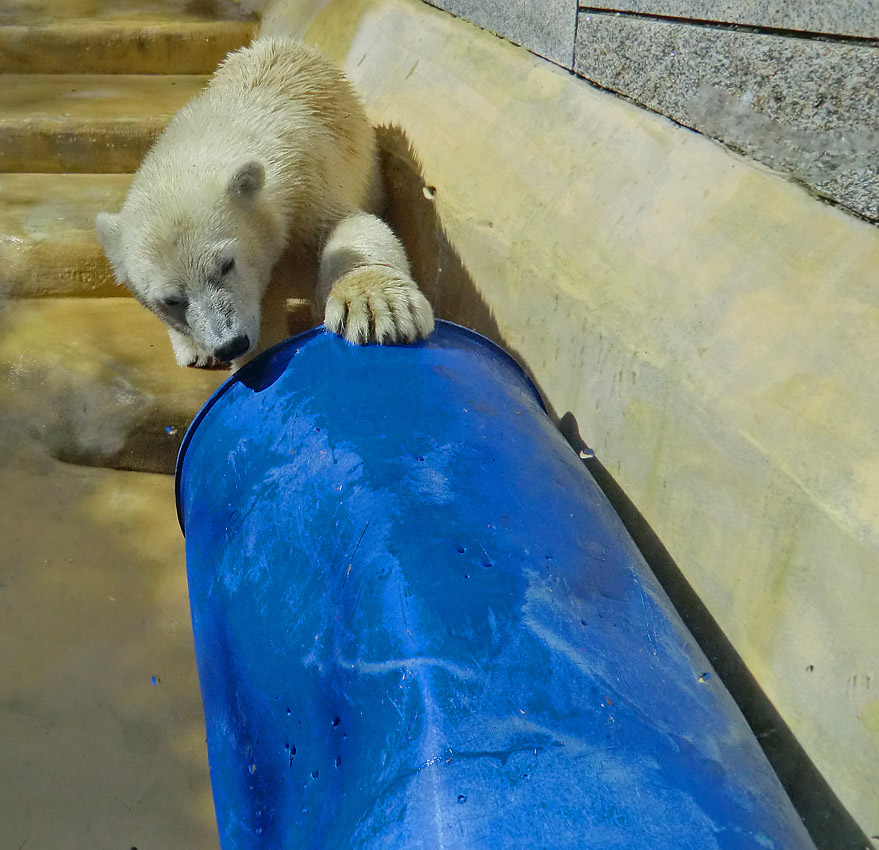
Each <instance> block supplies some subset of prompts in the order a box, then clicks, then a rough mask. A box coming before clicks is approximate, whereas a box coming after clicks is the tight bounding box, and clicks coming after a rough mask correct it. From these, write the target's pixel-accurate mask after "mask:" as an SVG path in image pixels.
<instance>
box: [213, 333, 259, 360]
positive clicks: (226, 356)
mask: <svg viewBox="0 0 879 850" xmlns="http://www.w3.org/2000/svg"><path fill="white" fill-rule="evenodd" d="M248 348H250V339H249V337H247V336H246V335H244V334H242V335H241V336H236V337H235V339H232V340H230V341H229V342H227V343H226V344H225V345H222V346H220V347H219V348H218V349H217V350H216V351H215V352H214V357H216V358H217V360H222V361H223V362H224V363H228V362H229V361H230V360H234V359H235V358H236V357H240V356H241V355H242V354H244V352H245V351H247V349H248Z"/></svg>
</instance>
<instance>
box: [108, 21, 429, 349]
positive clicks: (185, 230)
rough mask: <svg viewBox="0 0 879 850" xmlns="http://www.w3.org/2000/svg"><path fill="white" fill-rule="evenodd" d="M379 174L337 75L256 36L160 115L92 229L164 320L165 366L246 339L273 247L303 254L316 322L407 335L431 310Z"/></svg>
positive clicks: (257, 320) (252, 339)
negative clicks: (388, 213) (312, 266)
mask: <svg viewBox="0 0 879 850" xmlns="http://www.w3.org/2000/svg"><path fill="white" fill-rule="evenodd" d="M379 181H380V176H379V171H378V166H377V154H376V143H375V136H374V131H373V128H372V126H371V125H370V123H369V121H368V119H367V117H366V113H365V112H364V109H363V106H362V104H361V103H360V101H359V100H358V98H357V96H356V94H355V93H354V90H353V88H352V87H351V85H350V83H349V82H348V81H347V80H346V79H345V77H344V76H343V75H342V74H341V73H340V72H339V71H338V70H336V69H335V68H333V67H332V66H331V65H330V64H329V63H328V62H327V61H326V60H325V59H324V58H322V57H321V55H320V54H319V53H318V52H317V51H315V50H313V49H312V48H310V47H307V46H305V45H302V44H299V43H296V42H294V41H291V40H287V39H283V38H260V39H257V40H256V41H254V42H253V44H252V45H251V46H250V47H246V48H243V49H242V50H238V51H237V52H235V53H231V54H230V55H229V56H228V57H226V59H225V60H224V61H223V63H222V64H221V65H220V67H219V68H218V70H217V72H216V73H215V74H214V76H213V77H212V78H211V81H210V82H209V84H208V86H207V88H206V89H205V90H204V91H203V92H202V93H201V94H200V95H198V96H197V97H196V98H194V99H193V100H191V101H190V102H189V103H188V104H187V105H186V106H184V107H183V109H182V110H181V111H180V112H179V113H178V114H177V115H176V116H175V117H174V118H173V119H172V120H171V122H170V124H169V125H168V127H167V129H166V130H165V131H164V133H163V134H162V135H161V136H160V137H159V138H158V139H157V140H156V142H155V144H154V145H153V146H152V148H151V149H150V150H149V152H148V153H147V155H146V156H145V158H144V160H143V163H142V164H141V167H140V169H139V170H138V171H137V173H136V174H135V175H134V177H133V179H132V182H131V188H130V189H129V192H128V196H127V197H126V199H125V202H124V204H123V206H122V210H121V211H120V212H119V213H115V214H113V213H106V212H104V213H100V214H99V215H98V218H97V229H98V235H99V237H100V240H101V243H102V244H103V246H104V251H105V252H106V254H107V258H108V259H109V260H110V263H111V264H112V266H113V269H114V271H115V274H116V277H117V278H118V280H119V281H120V282H121V283H125V284H126V285H127V286H128V287H129V288H130V289H131V291H132V292H133V293H134V295H135V296H136V297H137V298H138V300H139V301H140V302H141V303H142V304H144V305H145V306H146V307H148V308H149V309H150V310H152V311H153V312H154V313H156V314H157V315H158V316H159V318H161V319H162V320H163V321H164V322H165V324H166V325H167V326H168V334H169V336H170V338H171V344H172V346H173V349H174V354H175V356H176V359H177V362H178V363H179V364H180V365H181V366H207V365H211V364H212V363H214V362H217V361H219V362H224V363H225V362H232V363H233V366H238V365H240V364H241V363H243V362H245V360H246V359H247V358H248V356H252V355H253V354H254V353H255V352H256V350H257V344H258V342H259V339H260V327H261V324H264V320H265V317H264V316H262V311H261V306H262V302H263V296H264V294H265V293H266V289H267V287H268V284H269V280H270V278H271V273H272V269H273V267H274V266H275V264H276V263H277V262H278V260H279V259H280V257H281V255H282V253H283V252H284V251H285V249H286V248H287V247H288V246H289V247H292V248H294V249H295V250H297V251H306V252H314V254H315V255H316V256H317V257H318V260H319V274H318V278H319V285H318V300H319V304H320V305H321V306H322V307H323V308H325V324H326V326H327V327H328V328H329V329H330V330H332V331H335V332H336V333H339V334H341V335H343V336H344V337H345V338H346V339H348V340H349V341H351V342H355V343H366V342H369V341H376V342H400V341H410V340H415V339H419V338H421V337H425V336H427V335H428V334H430V332H431V331H432V330H433V312H432V310H431V308H430V304H429V303H428V302H427V300H426V299H425V297H424V296H423V295H422V293H421V292H420V291H419V289H418V287H417V286H416V284H415V283H414V281H413V280H412V277H411V274H410V270H409V263H408V261H407V259H406V254H405V252H404V250H403V247H402V246H401V245H400V242H399V240H398V239H397V238H396V236H395V235H394V234H393V232H392V231H391V230H390V228H388V226H387V225H386V224H385V223H384V222H383V221H381V219H379V218H377V217H376V216H375V215H373V214H372V213H373V212H374V211H375V208H376V206H377V205H378V204H377V202H378V199H379V198H380V194H381V192H380V188H379V186H380V183H379ZM273 341H275V340H273Z"/></svg>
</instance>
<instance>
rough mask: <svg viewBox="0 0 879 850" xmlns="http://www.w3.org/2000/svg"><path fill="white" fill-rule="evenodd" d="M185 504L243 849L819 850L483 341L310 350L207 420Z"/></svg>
mask: <svg viewBox="0 0 879 850" xmlns="http://www.w3.org/2000/svg"><path fill="white" fill-rule="evenodd" d="M178 510H179V512H180V518H181V524H183V525H184V527H185V533H186V552H187V569H188V574H189V586H190V597H191V605H192V619H193V627H194V633H195V644H196V655H197V660H198V669H199V677H200V682H201V688H202V695H203V698H204V708H205V721H206V725H207V735H208V752H209V759H210V768H211V781H212V785H213V793H214V801H215V806H216V812H217V820H218V823H219V829H220V837H221V843H222V847H223V850H245V848H247V850H251V848H253V849H254V850H255V848H261V849H262V848H264V849H265V850H275V848H278V850H281V848H283V849H284V850H293V848H296V849H297V850H300V848H302V850H305V848H309V850H380V848H381V850H386V849H387V850H441V848H445V849H446V850H452V848H455V850H513V848H515V850H584V848H588V850H593V848H594V850H634V848H642V847H643V848H652V850H715V849H716V850H745V849H746V848H753V849H754V850H773V849H774V850H800V848H802V850H807V848H812V847H813V845H812V843H811V841H810V839H809V837H808V835H807V834H806V832H805V830H804V828H803V827H802V824H801V823H800V821H799V819H798V817H797V815H796V813H795V812H794V810H793V808H792V806H791V804H790V802H789V801H788V799H787V797H786V796H785V794H784V792H783V790H782V788H781V786H780V785H779V783H778V781H777V779H776V777H775V775H774V774H773V773H772V770H771V769H770V767H769V765H768V763H767V762H766V759H765V758H764V756H763V754H762V752H761V751H760V748H759V746H758V744H757V742H756V740H755V739H754V737H753V735H752V734H751V732H750V730H749V728H748V726H747V725H746V723H745V721H744V720H743V718H742V717H741V715H740V713H739V711H738V709H737V708H736V706H735V704H734V703H733V701H732V699H731V698H730V696H729V695H728V693H727V692H726V690H725V689H724V687H723V685H722V684H721V683H720V682H719V681H718V679H717V677H716V676H713V675H712V671H711V669H710V666H709V664H708V662H707V660H706V659H705V657H704V655H703V654H702V652H701V651H700V650H699V648H698V647H697V645H696V644H695V642H694V640H693V638H692V637H691V636H690V634H689V633H688V632H687V631H686V629H685V628H684V626H683V624H682V623H681V621H680V619H679V617H678V615H677V614H676V612H675V611H674V609H673V607H672V605H671V603H670V602H669V601H668V599H667V597H666V596H665V594H664V593H663V591H662V590H661V588H660V587H659V585H658V584H657V582H656V580H655V579H654V577H653V576H652V574H651V573H650V571H649V570H648V568H647V567H646V565H645V563H644V561H643V559H642V557H641V556H640V554H639V552H638V550H637V549H636V548H635V546H634V544H633V543H632V541H631V539H630V538H629V537H628V535H627V533H626V532H625V530H624V528H623V526H622V524H621V522H620V520H619V518H618V517H617V515H616V514H615V513H614V512H613V510H612V509H611V507H610V506H609V504H608V502H607V500H606V498H605V497H604V495H603V494H602V492H601V491H600V490H599V488H598V487H597V486H596V484H595V482H594V481H593V480H592V478H591V477H590V476H589V474H588V473H587V472H586V470H585V469H584V467H583V464H582V462H581V461H580V459H579V458H578V457H577V455H576V453H575V452H574V451H573V450H572V449H571V448H570V447H569V446H568V445H567V443H566V442H565V440H564V439H563V437H562V436H561V434H559V432H558V431H557V430H556V428H555V427H554V426H553V424H552V423H551V421H550V420H549V418H548V417H547V416H546V414H545V412H544V410H543V408H542V406H541V403H540V400H539V398H538V396H537V393H536V391H535V390H534V388H533V386H532V385H531V384H530V382H529V381H528V379H527V378H526V377H525V376H524V374H523V373H522V370H521V369H520V368H519V367H518V366H517V365H516V364H515V363H514V362H513V361H512V360H511V359H510V358H509V357H508V356H507V355H506V354H504V353H503V352H502V351H500V350H499V349H498V348H496V347H495V346H494V345H493V344H491V343H490V342H488V341H487V340H485V339H483V338H482V337H479V336H477V335H476V334H473V333H472V332H470V331H467V330H464V329H462V328H459V327H457V326H454V325H450V324H447V323H438V326H437V330H436V331H435V333H434V334H433V336H432V337H431V338H430V339H429V340H427V341H425V342H422V343H418V344H416V345H413V346H400V347H394V346H366V347H356V346H351V345H349V344H347V343H345V342H344V341H343V340H341V339H340V338H338V337H335V336H332V335H330V334H327V333H324V332H322V331H320V330H318V331H312V332H309V333H307V334H304V335H302V336H299V337H296V338H295V339H292V340H288V341H287V342H285V343H283V344H281V345H280V346H278V347H276V348H275V349H273V350H272V351H270V352H267V353H266V354H265V355H263V356H262V357H260V358H259V359H257V360H256V361H254V362H253V363H251V364H249V365H248V366H247V367H245V368H244V369H242V370H241V371H240V372H239V373H238V374H236V375H235V376H234V377H233V378H232V379H230V381H228V382H227V383H226V384H225V385H224V386H223V387H222V388H221V389H220V390H219V391H218V392H217V393H216V394H215V396H214V397H213V398H212V399H211V400H210V401H209V402H208V404H207V405H206V406H205V408H204V409H203V411H202V412H201V413H200V414H199V416H198V418H197V419H196V421H195V422H194V423H193V425H192V427H191V428H190V431H189V433H188V434H187V436H186V439H185V441H184V444H183V448H182V449H181V454H180V459H179V462H178ZM693 533H694V534H698V533H699V529H698V528H694V529H693Z"/></svg>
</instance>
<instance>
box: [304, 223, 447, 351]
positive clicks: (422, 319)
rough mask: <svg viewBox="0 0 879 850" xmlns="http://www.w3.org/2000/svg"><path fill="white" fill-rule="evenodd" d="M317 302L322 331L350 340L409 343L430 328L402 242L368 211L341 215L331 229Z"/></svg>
mask: <svg viewBox="0 0 879 850" xmlns="http://www.w3.org/2000/svg"><path fill="white" fill-rule="evenodd" d="M318 300H319V302H320V304H321V305H325V307H324V324H325V325H326V327H327V329H328V330H331V331H333V332H334V333H337V334H339V335H340V336H343V337H345V339H347V340H348V341H349V342H354V343H361V344H362V343H367V342H373V341H374V342H381V343H393V342H412V341H414V340H416V339H421V338H422V337H426V336H428V335H429V334H430V333H431V331H432V330H433V310H432V309H431V307H430V303H429V302H428V300H427V299H426V298H425V297H424V295H422V294H421V291H420V290H419V289H418V286H417V285H416V283H415V281H414V280H412V275H411V272H410V270H409V261H408V260H407V259H406V252H405V251H404V250H403V246H402V245H401V244H400V241H399V240H398V239H397V237H396V236H395V235H394V233H393V231H392V230H391V229H390V227H388V226H387V224H385V223H384V222H383V221H382V220H381V219H380V218H377V217H376V216H374V215H370V214H369V213H365V212H358V213H355V214H354V215H350V216H348V217H347V218H344V219H342V220H341V221H340V222H339V223H338V224H337V225H336V227H335V228H334V229H333V230H332V232H331V233H330V235H329V238H328V239H327V242H326V244H325V245H324V248H323V251H322V252H321V257H320V271H319V273H318Z"/></svg>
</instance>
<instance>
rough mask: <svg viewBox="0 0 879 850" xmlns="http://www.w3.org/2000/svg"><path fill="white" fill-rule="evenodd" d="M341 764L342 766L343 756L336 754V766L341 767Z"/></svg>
mask: <svg viewBox="0 0 879 850" xmlns="http://www.w3.org/2000/svg"><path fill="white" fill-rule="evenodd" d="M341 766H342V757H341V756H336V767H341Z"/></svg>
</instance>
